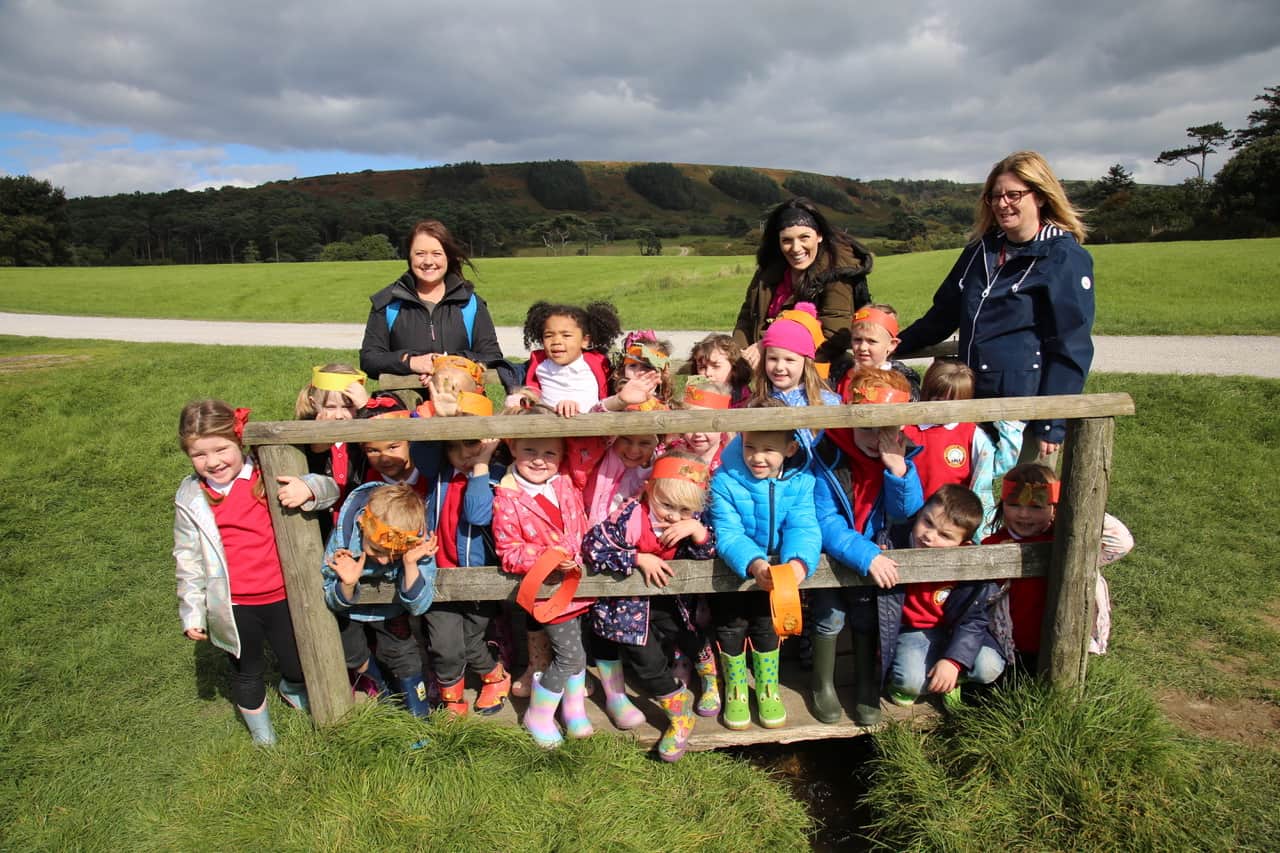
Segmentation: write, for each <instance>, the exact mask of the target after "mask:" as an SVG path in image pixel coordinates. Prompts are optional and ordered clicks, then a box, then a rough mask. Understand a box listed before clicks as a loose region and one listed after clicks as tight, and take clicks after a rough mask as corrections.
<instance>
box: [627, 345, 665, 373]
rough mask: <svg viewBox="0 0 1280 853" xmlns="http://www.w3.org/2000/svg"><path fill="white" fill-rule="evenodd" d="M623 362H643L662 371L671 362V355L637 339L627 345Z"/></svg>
mask: <svg viewBox="0 0 1280 853" xmlns="http://www.w3.org/2000/svg"><path fill="white" fill-rule="evenodd" d="M622 363H623V364H643V365H645V366H647V367H652V368H653V369H654V370H656V371H658V372H659V373H661V372H662V371H664V370H666V369H667V365H668V364H670V363H671V356H669V355H663V354H662V351H661V350H659V349H658V348H657V347H656V346H654V345H653V344H646V343H643V342H641V341H636V342H635V343H633V344H631V345H630V346H629V347H627V352H626V355H625V356H624V358H623V360H622Z"/></svg>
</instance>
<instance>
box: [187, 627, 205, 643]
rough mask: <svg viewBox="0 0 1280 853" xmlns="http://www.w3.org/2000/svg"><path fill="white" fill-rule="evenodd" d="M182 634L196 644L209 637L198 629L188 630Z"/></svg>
mask: <svg viewBox="0 0 1280 853" xmlns="http://www.w3.org/2000/svg"><path fill="white" fill-rule="evenodd" d="M182 633H183V634H186V636H187V639H188V640H195V641H196V642H197V643H200V642H203V641H205V640H207V639H209V635H208V634H207V633H205V632H204V631H203V630H202V629H200V628H188V629H187V630H185V631H183V632H182Z"/></svg>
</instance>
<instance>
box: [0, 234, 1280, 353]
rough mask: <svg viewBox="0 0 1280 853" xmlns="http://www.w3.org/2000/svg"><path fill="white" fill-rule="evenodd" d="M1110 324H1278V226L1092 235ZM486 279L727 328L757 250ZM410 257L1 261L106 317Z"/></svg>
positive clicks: (879, 270) (352, 310) (276, 312)
mask: <svg viewBox="0 0 1280 853" xmlns="http://www.w3.org/2000/svg"><path fill="white" fill-rule="evenodd" d="M1090 251H1092V252H1093V254H1094V258H1095V272H1096V278H1097V280H1098V291H1097V292H1098V321H1097V324H1096V326H1095V329H1094V330H1095V331H1096V332H1097V333H1098V334H1103V335H1173V334H1185V335H1204V334H1230V335H1259V334H1277V333H1280V299H1277V298H1276V293H1277V286H1278V284H1280V273H1278V272H1277V270H1280V240H1276V239H1272V240H1225V241H1220V242H1189V243H1144V244H1128V245H1110V246H1091V247H1090ZM957 255H958V252H956V251H955V250H947V251H939V252H924V253H919V254H911V255H894V256H891V257H883V258H877V260H876V264H875V272H874V273H873V274H872V276H871V289H872V293H873V295H874V296H875V298H876V299H877V300H878V301H883V302H889V303H891V304H893V305H894V306H895V307H896V308H897V309H898V311H899V312H900V313H901V315H902V316H903V317H904V318H905V319H908V320H909V319H914V318H915V317H917V316H919V315H920V314H921V313H923V312H924V310H925V309H926V308H928V306H929V303H930V301H931V300H932V298H933V293H934V290H935V289H936V288H937V285H938V283H939V282H940V281H941V280H942V279H943V277H944V276H945V275H946V274H947V272H948V270H950V268H951V266H952V264H954V263H955V260H956V257H957ZM476 266H477V268H478V270H479V276H478V277H477V279H476V280H477V282H478V285H479V288H480V292H481V294H482V295H483V296H484V297H485V298H486V300H487V301H488V302H489V305H490V308H491V310H492V311H493V314H494V318H495V320H496V322H497V323H499V324H500V325H520V324H521V323H522V322H523V320H524V313H525V310H526V309H527V308H528V306H529V305H530V304H531V303H532V302H534V301H536V300H538V299H554V300H558V301H565V302H585V301H588V300H591V299H611V300H613V301H614V302H615V304H617V306H618V309H619V312H620V313H621V315H622V319H623V323H624V325H625V326H626V327H628V328H645V327H653V328H665V329H730V328H732V327H733V323H734V321H735V320H736V319H737V312H738V308H739V307H740V306H741V303H742V295H743V293H744V291H745V290H746V286H747V283H748V281H749V280H750V278H751V273H752V271H753V270H754V266H755V263H754V259H753V258H751V257H749V256H739V257H698V256H690V257H684V258H680V257H671V256H669V255H664V256H662V257H656V258H642V257H635V256H614V257H611V256H604V255H592V256H590V257H558V258H557V257H550V258H548V257H541V258H538V257H533V258H494V259H481V260H478V261H477V262H476ZM402 268H403V267H402V264H401V263H400V262H393V261H384V262H367V263H342V264H338V263H331V264H319V263H317V264H278V265H277V264H239V265H234V266H212V265H209V266H180V267H115V268H87V269H70V268H54V269H0V310H5V311H21V312H28V313H46V314H58V313H72V314H88V315H98V316H110V317H173V318H190V319H208V320H262V321H278V320H289V321H292V322H348V323H358V322H363V320H364V318H365V316H366V314H367V313H368V305H369V303H368V297H369V295H370V294H372V293H373V292H374V291H375V290H377V289H379V288H380V287H382V286H384V285H385V284H387V283H388V282H390V281H391V280H393V279H394V278H396V277H397V276H398V275H399V274H400V272H401V270H402Z"/></svg>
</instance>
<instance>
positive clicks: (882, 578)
mask: <svg viewBox="0 0 1280 853" xmlns="http://www.w3.org/2000/svg"><path fill="white" fill-rule="evenodd" d="M867 574H868V575H870V576H871V579H872V580H873V581H875V582H876V586H878V587H880V588H881V589H892V588H893V587H895V586H897V585H898V563H897V562H896V561H894V560H890V559H889V558H888V557H886V556H885V555H884V554H881V555H879V556H878V557H876V558H875V559H874V560H872V561H871V567H870V568H869V569H867Z"/></svg>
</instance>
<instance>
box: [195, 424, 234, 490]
mask: <svg viewBox="0 0 1280 853" xmlns="http://www.w3.org/2000/svg"><path fill="white" fill-rule="evenodd" d="M187 457H188V458H189V459H190V460H191V467H192V468H194V469H195V472H196V474H197V475H198V476H201V477H203V478H204V479H206V480H208V481H209V482H210V483H213V484H214V485H215V486H225V485H227V484H228V483H230V482H231V481H232V480H234V479H235V478H236V477H238V476H239V475H240V469H242V468H244V451H243V450H241V449H240V445H238V444H236V443H235V442H234V441H232V440H231V439H229V438H223V437H222V436H217V435H206V436H203V437H201V438H196V439H192V440H191V441H189V442H187Z"/></svg>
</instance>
